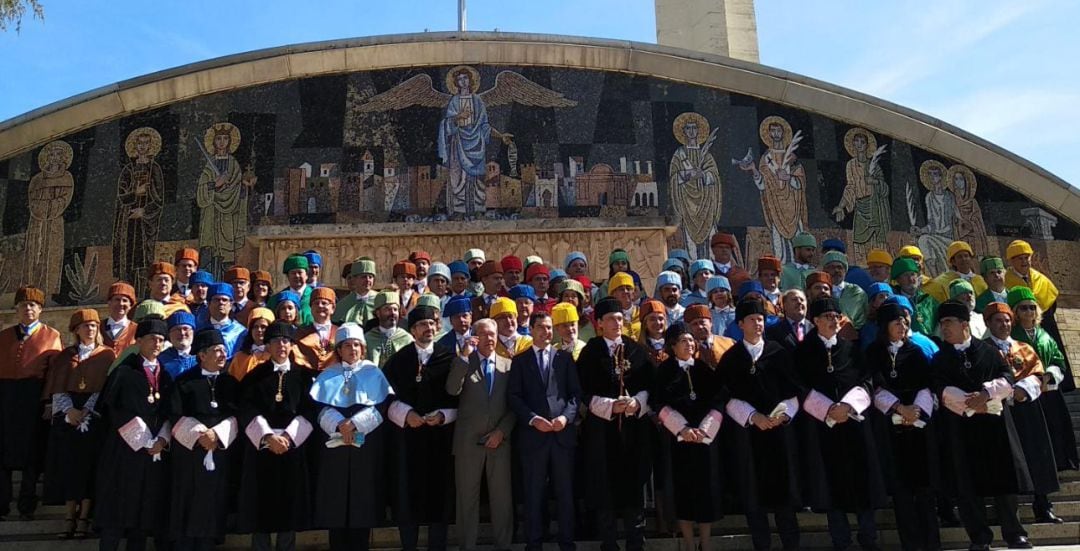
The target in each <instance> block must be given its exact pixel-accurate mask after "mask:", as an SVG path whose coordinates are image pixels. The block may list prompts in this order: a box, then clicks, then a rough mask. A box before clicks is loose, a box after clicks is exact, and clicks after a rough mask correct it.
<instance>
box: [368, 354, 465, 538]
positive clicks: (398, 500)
mask: <svg viewBox="0 0 1080 551" xmlns="http://www.w3.org/2000/svg"><path fill="white" fill-rule="evenodd" d="M432 350H433V352H432V354H431V357H430V358H428V361H427V364H425V365H424V366H423V367H422V368H421V366H420V356H419V354H418V353H417V350H416V346H415V345H409V346H406V347H405V348H402V349H401V350H399V351H397V352H395V353H394V354H393V355H392V356H390V359H389V360H387V361H386V363H385V364H384V365H383V373H385V374H386V379H387V380H388V381H389V382H390V387H391V388H393V389H394V399H395V400H396V401H401V402H404V403H405V404H408V405H409V407H411V408H412V409H413V410H415V411H416V413H417V414H419V415H421V416H423V415H426V414H427V413H430V412H434V411H436V410H440V409H457V397H456V396H451V395H450V394H448V393H447V392H446V378H447V376H448V375H449V374H450V363H451V362H452V361H453V359H454V352H453V350H452V349H449V348H446V347H444V346H441V345H438V344H435V345H434V348H433V349H432ZM418 370H419V376H420V381H417V380H416V379H417V374H418ZM387 428H388V429H390V435H389V442H388V444H389V445H388V446H387V461H388V462H389V467H390V477H389V480H390V491H389V496H390V502H391V505H392V506H393V511H394V518H395V520H396V521H397V523H398V524H403V523H417V524H436V523H450V522H453V521H454V457H453V454H452V451H453V450H452V448H453V442H454V425H453V423H448V424H443V425H438V426H434V427H429V426H427V425H423V426H421V427H418V428H415V429H414V428H409V426H408V425H405V427H404V428H402V427H398V426H397V425H393V426H391V427H387Z"/></svg>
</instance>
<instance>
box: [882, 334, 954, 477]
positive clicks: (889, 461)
mask: <svg viewBox="0 0 1080 551" xmlns="http://www.w3.org/2000/svg"><path fill="white" fill-rule="evenodd" d="M866 365H867V367H869V368H870V369H871V371H872V372H873V383H874V394H873V398H874V404H875V407H877V406H878V405H881V406H882V407H885V408H886V409H888V408H891V407H892V406H893V405H897V404H899V405H904V406H909V405H916V406H918V407H919V408H920V410H921V415H920V420H921V421H922V422H923V423H926V426H924V427H922V428H918V427H914V426H905V425H902V424H900V425H896V424H893V422H892V414H887V415H873V416H871V417H870V418H868V419H867V420H868V421H872V422H874V423H875V424H876V425H877V428H878V429H879V432H878V434H877V436H878V444H879V456H880V457H881V466H882V472H883V473H884V474H885V480H886V482H887V483H888V484H889V485H890V489H892V490H895V489H897V488H902V489H904V490H907V491H909V492H914V491H917V490H920V489H925V488H935V487H937V484H938V482H939V480H940V478H939V477H940V470H939V468H938V465H939V459H940V457H939V450H938V439H937V432H935V419H934V415H935V413H934V397H933V393H932V392H931V390H930V388H931V372H930V360H929V359H928V358H927V357H926V355H925V354H923V351H922V349H920V348H919V346H918V345H917V344H915V343H913V342H912V341H910V340H906V341H904V344H903V345H901V346H900V348H899V349H898V350H897V352H896V359H895V362H894V360H893V357H892V354H890V352H889V343H887V342H883V341H882V340H880V339H879V340H875V341H873V342H872V343H870V345H869V346H868V347H867V349H866Z"/></svg>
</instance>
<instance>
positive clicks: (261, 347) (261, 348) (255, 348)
mask: <svg viewBox="0 0 1080 551" xmlns="http://www.w3.org/2000/svg"><path fill="white" fill-rule="evenodd" d="M259 352H266V343H263V344H254V343H253V344H252V345H251V353H252V354H256V353H259Z"/></svg>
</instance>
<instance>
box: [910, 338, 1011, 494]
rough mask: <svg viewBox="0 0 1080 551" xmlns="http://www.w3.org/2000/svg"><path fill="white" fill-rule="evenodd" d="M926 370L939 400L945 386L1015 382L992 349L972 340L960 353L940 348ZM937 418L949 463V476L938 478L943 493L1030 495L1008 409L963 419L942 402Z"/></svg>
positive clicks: (965, 389) (963, 388)
mask: <svg viewBox="0 0 1080 551" xmlns="http://www.w3.org/2000/svg"><path fill="white" fill-rule="evenodd" d="M931 372H932V373H933V386H934V388H933V390H934V393H935V394H936V395H937V396H938V397H939V399H940V398H941V393H942V391H944V390H945V388H946V387H950V386H952V387H957V388H959V389H960V390H961V391H963V392H977V391H980V390H982V389H983V383H986V382H989V381H992V380H994V379H999V378H1001V379H1005V380H1006V381H1008V382H1009V384H1010V385H1011V384H1014V383H1015V381H1014V380H1013V377H1012V372H1011V370H1010V369H1009V366H1008V365H1007V364H1006V363H1005V360H1004V359H1002V357H1001V354H999V353H998V351H997V348H996V347H995V346H994V345H992V344H989V343H987V342H984V341H981V340H978V339H972V340H971V346H969V347H968V348H967V350H965V351H964V352H960V351H958V350H956V349H955V347H953V346H950V345H948V344H946V345H945V346H943V347H942V349H941V351H940V352H938V353H937V355H935V356H934V361H933V362H932V363H931ZM938 416H939V419H938V421H939V422H941V424H942V428H943V430H942V433H943V435H944V442H943V445H944V446H945V454H944V455H945V457H946V461H947V462H948V465H947V467H948V471H946V472H947V473H948V476H943V477H942V481H943V483H945V484H943V486H944V488H943V489H944V490H947V491H949V492H951V493H955V494H956V495H959V496H961V497H965V498H975V497H989V496H999V495H1009V494H1025V493H1031V491H1032V484H1031V476H1030V474H1029V472H1028V468H1027V461H1026V459H1025V457H1024V451H1023V448H1022V446H1021V444H1020V438H1019V436H1018V434H1017V432H1016V427H1015V425H1014V423H1013V418H1012V412H1011V411H1010V410H1009V408H1004V410H1003V411H1002V412H1001V415H991V414H975V415H973V416H971V417H964V416H961V415H957V414H956V413H953V412H952V411H951V410H949V409H948V408H946V407H944V402H942V407H941V409H939V410H938ZM949 481H951V484H948V482H949Z"/></svg>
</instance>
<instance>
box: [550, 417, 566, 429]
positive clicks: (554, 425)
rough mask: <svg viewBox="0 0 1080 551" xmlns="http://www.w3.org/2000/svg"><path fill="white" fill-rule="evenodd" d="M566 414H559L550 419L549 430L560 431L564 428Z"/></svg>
mask: <svg viewBox="0 0 1080 551" xmlns="http://www.w3.org/2000/svg"><path fill="white" fill-rule="evenodd" d="M566 423H567V421H566V416H565V415H560V416H558V417H556V418H554V419H552V420H551V430H552V431H554V432H562V430H563V429H565V428H566Z"/></svg>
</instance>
